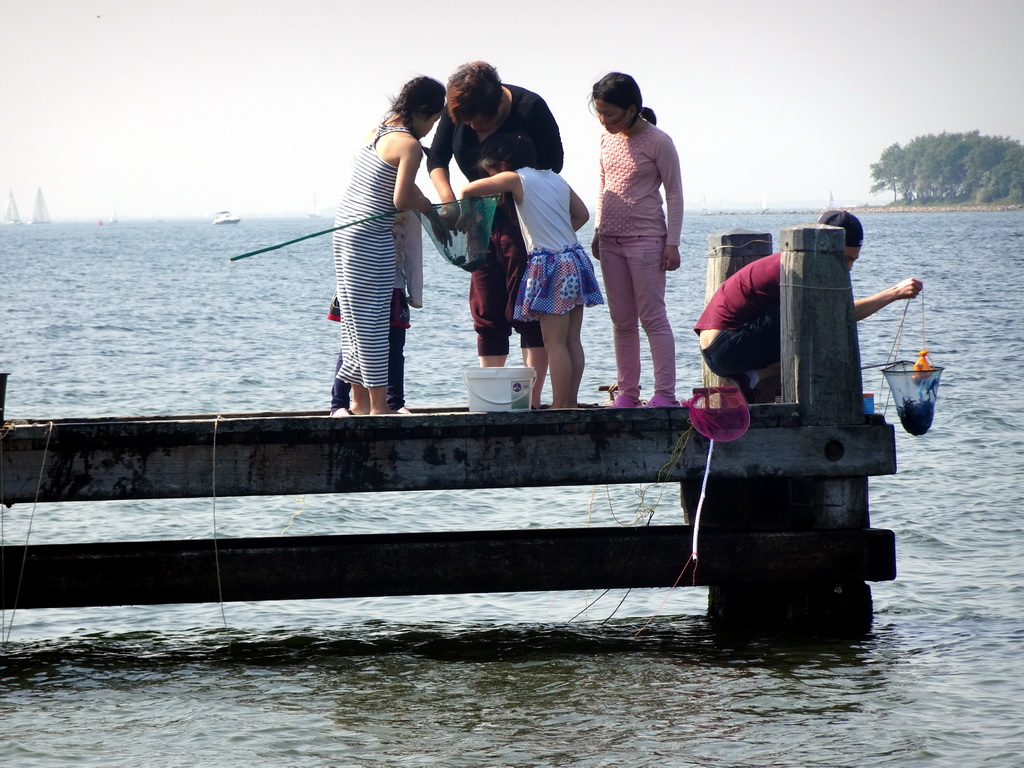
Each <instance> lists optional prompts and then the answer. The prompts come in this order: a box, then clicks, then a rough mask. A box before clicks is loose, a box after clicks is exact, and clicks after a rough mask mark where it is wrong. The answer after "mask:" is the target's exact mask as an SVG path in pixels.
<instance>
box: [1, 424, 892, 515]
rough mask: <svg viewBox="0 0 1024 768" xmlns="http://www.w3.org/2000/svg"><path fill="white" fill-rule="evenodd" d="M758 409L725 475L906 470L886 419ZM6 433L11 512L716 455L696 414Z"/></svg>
mask: <svg viewBox="0 0 1024 768" xmlns="http://www.w3.org/2000/svg"><path fill="white" fill-rule="evenodd" d="M751 411H752V417H753V419H752V426H751V429H750V430H749V431H748V432H747V434H745V435H744V436H743V437H741V438H740V439H738V440H736V441H733V442H729V443H720V444H718V445H716V448H715V453H714V461H713V463H712V474H713V475H714V476H715V477H720V478H754V477H837V478H842V477H866V476H868V475H880V474H891V473H893V472H895V471H896V458H895V440H894V435H893V428H892V427H891V426H890V425H887V424H885V422H884V421H883V420H882V419H881V417H876V418H874V419H872V420H866V421H865V423H862V424H857V425H845V426H829V425H824V426H818V427H801V426H799V425H798V422H797V421H796V419H795V416H794V413H793V406H792V405H785V404H782V405H763V406H753V407H752V409H751ZM8 424H9V425H11V429H10V430H9V431H8V433H7V434H6V435H5V436H4V437H3V442H2V445H0V470H2V472H3V486H2V487H3V500H2V501H3V503H6V504H15V503H27V502H32V501H34V500H38V501H97V500H109V499H152V498H184V497H192V498H194V497H207V496H213V495H216V496H258V495H283V494H301V493H346V492H367V491H379V490H388V491H407V490H436V489H454V488H500V487H526V486H532V487H535V486H548V485H591V484H597V483H633V482H653V481H656V480H658V479H661V480H663V481H667V480H670V479H671V480H682V479H685V478H691V479H692V478H699V477H701V476H702V474H703V471H704V466H705V459H706V455H707V440H706V439H705V438H703V437H702V436H700V435H699V434H697V433H696V432H691V433H690V434H689V438H688V439H685V440H684V439H681V438H683V436H684V435H685V434H686V433H687V431H688V430H689V422H688V420H687V410H686V409H685V408H650V409H647V408H636V409H609V408H589V409H579V410H565V411H562V410H558V411H556V410H545V411H535V412H529V413H521V412H520V413H515V412H505V413H424V414H415V415H412V416H404V417H393V416H383V417H359V418H346V419H331V418H327V417H324V416H322V415H319V414H318V415H244V414H239V415H235V416H230V417H216V418H214V417H207V418H202V417H187V418H186V417H180V418H171V417H164V418H159V419H123V420H113V419H96V420H80V421H60V422H8ZM677 451H679V452H680V453H679V461H678V464H677V465H676V466H675V468H674V470H672V472H671V475H667V474H665V473H664V472H663V470H664V468H665V467H666V465H667V464H669V462H670V459H672V457H673V454H674V452H677Z"/></svg>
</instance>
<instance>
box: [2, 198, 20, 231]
mask: <svg viewBox="0 0 1024 768" xmlns="http://www.w3.org/2000/svg"><path fill="white" fill-rule="evenodd" d="M4 224H21V217H20V216H19V215H18V204H17V203H16V202H14V192H11V191H9V190H8V192H7V210H6V211H4Z"/></svg>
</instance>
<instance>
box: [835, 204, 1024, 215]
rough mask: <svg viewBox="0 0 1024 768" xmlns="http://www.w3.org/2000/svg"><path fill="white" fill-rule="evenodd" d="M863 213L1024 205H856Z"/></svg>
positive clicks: (1019, 207) (1002, 208)
mask: <svg viewBox="0 0 1024 768" xmlns="http://www.w3.org/2000/svg"><path fill="white" fill-rule="evenodd" d="M846 210H849V211H859V212H861V213H957V212H960V211H970V212H972V213H974V212H977V211H1024V205H854V206H850V207H849V208H847V209H846Z"/></svg>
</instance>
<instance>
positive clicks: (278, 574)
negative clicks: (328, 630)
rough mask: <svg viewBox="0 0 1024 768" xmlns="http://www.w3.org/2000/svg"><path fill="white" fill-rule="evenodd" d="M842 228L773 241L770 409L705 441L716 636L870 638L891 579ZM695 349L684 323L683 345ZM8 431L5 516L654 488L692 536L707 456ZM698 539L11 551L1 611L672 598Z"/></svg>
mask: <svg viewBox="0 0 1024 768" xmlns="http://www.w3.org/2000/svg"><path fill="white" fill-rule="evenodd" d="M791 230H792V231H791ZM841 233H842V230H839V229H836V228H833V227H822V226H818V225H813V226H808V227H802V228H790V230H784V231H783V236H782V240H783V249H784V257H783V265H784V266H783V269H784V274H789V278H787V279H786V280H783V284H784V285H787V286H789V285H791V286H796V287H793V288H787V289H785V290H786V292H787V294H789V295H784V300H783V322H784V326H785V327H788V328H789V329H790V330H791V331H792V333H791V334H790V335H789V336H788V338H789V339H790V341H788V342H784V366H783V368H784V370H783V397H782V400H783V401H782V402H779V403H769V404H763V405H754V406H752V407H751V426H750V429H749V430H748V431H747V433H746V434H745V435H744V436H743V437H741V438H740V439H738V440H735V441H732V442H726V443H716V444H715V450H714V460H713V463H712V468H711V477H710V480H709V482H708V488H707V499H706V501H705V504H704V508H703V511H702V527H701V539H700V540H701V557H700V566H699V568H698V569H697V572H696V576H695V578H691V577H690V576H689V575H688V576H687V577H686V578H685V579H684V580H683V582H682V583H680V584H679V586H688V585H691V584H694V583H696V584H698V585H709V586H710V587H711V593H710V594H711V604H710V610H711V613H712V615H715V616H718V617H720V618H722V619H726V620H730V621H736V622H754V623H758V624H762V623H773V624H776V623H783V624H786V625H790V626H808V625H809V626H812V627H813V628H814V629H815V630H821V629H828V628H830V627H832V628H839V629H855V630H862V629H865V628H867V626H869V625H870V621H871V597H870V590H869V589H868V587H867V585H866V584H865V582H867V581H880V580H889V579H893V578H895V541H894V537H893V535H892V533H891V532H889V531H883V530H876V529H871V528H870V524H869V518H868V498H867V478H868V477H869V476H872V475H882V474H891V473H894V472H895V471H896V456H895V436H894V431H893V427H892V426H891V425H888V424H886V423H885V422H884V420H883V419H882V418H881V417H880V416H864V415H863V412H862V406H861V392H860V371H859V353H858V351H857V341H856V329H855V327H853V321H852V294H851V295H850V297H849V304H850V306H849V308H848V309H849V313H848V314H847V312H846V309H847V308H846V306H845V303H846V301H845V297H842V296H841V297H840V300H838V301H837V299H836V295H835V288H836V286H837V285H838V286H841V285H842V281H843V280H845V285H846V286H847V288H848V287H849V277H848V275H847V274H846V270H845V267H844V266H843V265H842V260H841V258H840V256H839V254H841V252H842V247H841V244H840V243H841ZM752 235H753V233H725V234H724V235H722V236H721V237H720V238H718V239H717V240H715V239H714V238H713V240H715V242H713V243H712V244H711V249H710V253H709V256H710V257H711V261H710V262H709V264H713V267H714V269H715V271H716V274H720V275H721V276H724V274H726V273H728V271H729V270H730V269H735V268H736V267H737V266H738V265H739V264H740V263H742V262H743V260H745V259H748V258H750V257H752V256H751V244H752V243H753V242H754V241H755V240H756V239H757V238H754V237H752ZM759 237H761V238H765V237H767V240H768V241H769V248H770V240H771V238H770V237H768V236H759ZM758 250H759V247H754V251H758ZM760 250H763V247H760ZM769 252H770V251H769ZM723 254H725V256H726V258H727V259H729V261H728V263H727V264H726V265H725V267H724V268H723V267H722V258H723ZM754 255H755V256H756V255H763V254H760V253H756V254H754ZM787 270H788V273H787ZM709 279H711V278H709ZM716 279H718V278H716ZM816 288H827V289H828V290H826V291H819V290H815V289H816ZM830 318H831V319H830ZM837 329H839V330H838V331H837ZM686 332H687V329H678V332H677V336H678V341H679V343H681V344H683V343H686V341H687V335H686ZM784 338H787V337H786V336H784ZM837 339H838V341H837ZM692 343H693V346H694V353H695V354H696V341H695V340H694V341H693V342H692ZM712 383H713V382H712ZM0 407H2V406H0ZM13 417H14V415H13V414H10V413H8V414H7V419H8V421H6V422H5V423H4V425H3V433H2V434H3V436H2V439H0V472H2V484H0V491H2V499H0V502H2V503H3V504H6V505H8V506H9V505H12V504H31V503H35V502H68V501H99V500H110V499H162V498H202V497H227V496H259V495H284V494H312V493H355V492H376V491H406V492H415V491H422V490H438V489H442V490H443V489H474V488H514V487H540V486H572V485H594V484H614V483H652V482H657V481H665V482H679V483H681V484H682V489H683V492H682V500H683V507H684V510H683V511H684V518H685V520H684V521H685V522H687V523H690V522H692V519H691V518H692V513H693V511H694V508H695V501H696V491H697V489H699V485H700V482H701V479H702V477H703V473H704V468H705V461H706V457H707V449H708V441H707V440H706V439H705V438H704V437H702V436H700V435H699V434H697V433H696V432H694V433H693V434H692V435H691V436H690V439H689V440H688V441H686V442H685V447H684V448H683V449H682V450H681V451H679V450H678V448H679V446H680V445H681V444H682V443H681V441H680V439H679V438H680V436H681V435H683V434H684V433H685V432H686V431H687V430H688V429H690V424H689V421H688V411H687V409H686V408H672V409H662V408H658V409H608V408H584V409H578V410H567V411H559V410H541V411H532V412H501V413H467V412H466V411H465V410H461V411H459V410H425V411H418V412H416V413H414V414H413V415H411V416H404V417H359V418H346V419H331V418H327V417H325V416H323V415H322V414H312V413H264V414H201V415H192V416H167V417H158V418H126V419H117V418H96V419H77V420H71V419H54V420H32V421H26V420H18V419H16V418H13ZM525 457H529V460H526V458H525ZM673 457H675V458H676V459H677V461H676V462H675V464H674V465H673V466H672V469H671V471H670V474H668V475H666V474H665V467H666V465H667V464H669V463H670V459H671V458H673ZM691 536H692V530H691V528H690V526H689V525H651V526H645V527H635V528H630V527H615V528H586V529H550V530H538V529H530V530H525V531H524V530H510V531H486V532H481V531H459V532H449V533H445V532H441V533H437V532H429V533H426V532H425V533H415V534H373V535H352V536H315V537H299V536H285V537H273V538H256V539H220V540H217V541H213V540H206V541H196V540H188V541H156V542H154V541H135V542H121V543H81V544H66V545H33V544H30V545H28V546H14V545H11V544H8V546H6V547H4V549H3V572H2V579H3V584H2V590H0V602H2V605H3V607H4V609H8V610H9V609H13V608H19V609H20V608H34V607H59V606H84V605H121V604H147V603H149V604H152V603H174V602H206V601H217V600H224V601H233V600H281V599H303V598H324V597H328V598H334V597H339V598H340V597H357V596H370V595H411V594H447V593H462V592H484V591H491V592H506V591H533V590H567V589H604V588H619V587H670V586H673V585H675V584H676V583H677V582H678V581H679V575H680V571H681V569H682V566H683V564H684V563H685V562H686V560H687V558H688V557H689V555H690V548H691V547H690V539H691ZM15 600H16V604H15Z"/></svg>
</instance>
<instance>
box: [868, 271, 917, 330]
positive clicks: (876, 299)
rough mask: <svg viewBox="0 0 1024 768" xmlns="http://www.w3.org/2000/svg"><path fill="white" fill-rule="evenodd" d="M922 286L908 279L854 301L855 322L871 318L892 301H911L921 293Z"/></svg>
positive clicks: (914, 280)
mask: <svg viewBox="0 0 1024 768" xmlns="http://www.w3.org/2000/svg"><path fill="white" fill-rule="evenodd" d="M923 287H924V284H923V283H922V282H921V281H920V280H918V279H917V278H916V277H908V278H907V279H906V280H903V281H902V282H899V283H896V285H894V286H893V287H892V288H886V289H885V290H884V291H882V292H881V293H876V294H875V295H874V296H868V297H867V298H864V299H854V301H853V316H854V318H855V319H857V320H863V319H864V318H865V317H871V315H873V314H875V312H877V311H878V310H880V309H881V308H882V307H887V306H889V305H890V304H892V303H893V302H894V301H899V300H900V299H913V298H915V297H916V296H917V294H919V293H920V292H921V288H923Z"/></svg>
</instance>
